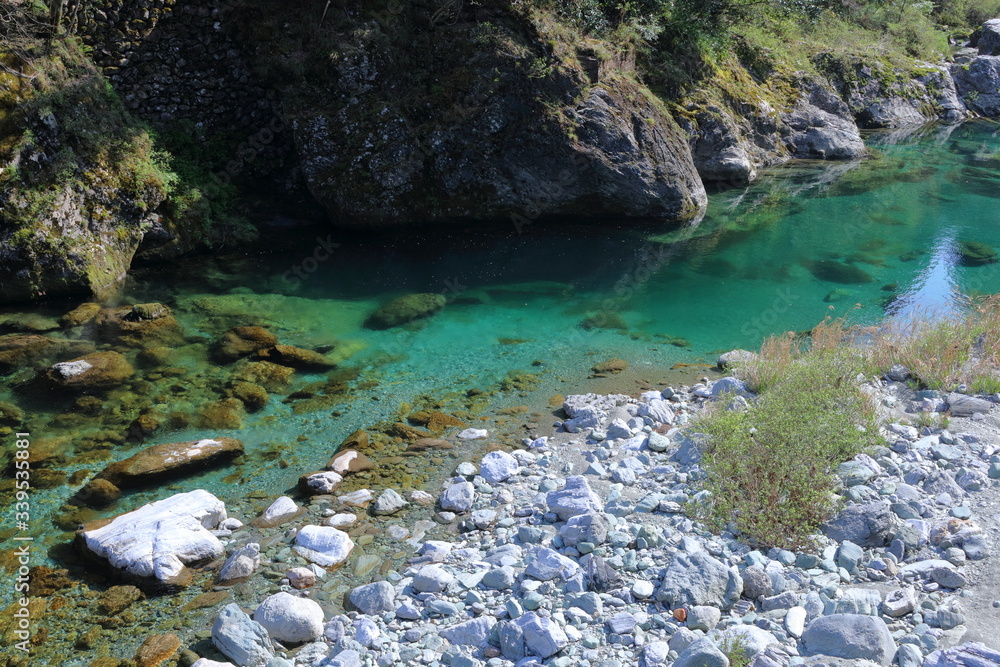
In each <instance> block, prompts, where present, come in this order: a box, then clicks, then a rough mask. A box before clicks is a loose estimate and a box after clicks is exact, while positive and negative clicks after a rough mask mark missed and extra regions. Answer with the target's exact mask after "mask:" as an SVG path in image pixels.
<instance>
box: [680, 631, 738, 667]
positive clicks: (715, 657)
mask: <svg viewBox="0 0 1000 667" xmlns="http://www.w3.org/2000/svg"><path fill="white" fill-rule="evenodd" d="M674 667H729V658H727V657H726V654H725V653H723V652H722V651H720V650H719V647H718V646H716V645H715V644H713V643H712V640H711V639H707V638H705V637H702V638H701V639H696V640H694V641H693V642H691V643H690V644H688V646H687V648H685V649H684V650H683V651H681V653H680V655H678V656H677V659H676V660H674Z"/></svg>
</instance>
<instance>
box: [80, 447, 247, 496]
mask: <svg viewBox="0 0 1000 667" xmlns="http://www.w3.org/2000/svg"><path fill="white" fill-rule="evenodd" d="M242 454H243V443H242V442H240V441H239V440H235V439H233V438H217V439H208V438H206V439H204V440H198V441H193V442H175V443H170V444H164V445H155V446H153V447H149V448H147V449H144V450H142V451H141V452H139V453H138V454H136V455H134V456H130V457H129V458H127V459H124V460H122V461H119V462H117V463H112V464H111V465H109V466H108V467H107V468H105V469H104V470H102V471H101V472H100V473H98V475H97V479H104V480H107V481H109V482H111V483H112V484H114V485H115V486H117V487H119V488H123V489H124V488H130V487H136V486H143V485H145V484H151V483H154V482H157V481H161V480H163V479H169V478H172V477H178V476H181V475H184V474H187V473H190V472H192V471H194V470H200V469H204V468H207V467H210V466H213V465H219V464H221V463H225V462H227V461H230V460H232V459H233V458H235V457H237V456H240V455H242Z"/></svg>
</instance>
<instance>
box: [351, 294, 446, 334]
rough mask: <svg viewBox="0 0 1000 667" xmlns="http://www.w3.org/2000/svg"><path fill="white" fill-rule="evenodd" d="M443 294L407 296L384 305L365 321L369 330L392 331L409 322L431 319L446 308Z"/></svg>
mask: <svg viewBox="0 0 1000 667" xmlns="http://www.w3.org/2000/svg"><path fill="white" fill-rule="evenodd" d="M446 303H447V300H446V299H445V298H444V296H442V295H441V294H407V295H406V296H401V297H399V298H397V299H393V300H392V301H390V302H388V303H386V304H384V305H383V306H382V307H380V308H379V309H378V310H376V311H375V312H373V313H372V314H371V315H369V316H368V319H366V320H365V326H366V327H368V328H369V329H391V328H392V327H398V326H400V325H402V324H406V323H407V322H412V321H414V320H418V319H421V318H424V317H429V316H431V315H433V314H434V313H436V312H438V311H439V310H441V309H442V308H444V306H445V304H446Z"/></svg>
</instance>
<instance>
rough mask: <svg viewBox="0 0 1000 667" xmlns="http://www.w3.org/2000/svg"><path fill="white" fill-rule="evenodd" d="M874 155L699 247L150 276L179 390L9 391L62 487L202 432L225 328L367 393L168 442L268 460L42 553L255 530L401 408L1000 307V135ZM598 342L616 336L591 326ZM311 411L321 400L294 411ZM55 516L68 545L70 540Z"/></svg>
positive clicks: (738, 209) (745, 194)
mask: <svg viewBox="0 0 1000 667" xmlns="http://www.w3.org/2000/svg"><path fill="white" fill-rule="evenodd" d="M869 144H870V146H871V147H872V148H873V149H874V150H875V151H876V152H877V153H878V154H879V155H880V157H879V159H875V160H867V161H861V162H856V163H837V164H825V163H807V164H803V163H799V164H795V165H789V166H786V167H782V168H778V169H774V170H771V171H769V172H768V173H767V174H765V175H764V176H763V177H762V178H761V179H760V180H759V181H758V182H757V183H755V184H753V185H752V186H750V187H748V188H745V189H735V190H732V189H731V190H726V191H722V192H719V193H717V194H713V195H712V196H711V198H710V206H709V211H708V214H707V215H706V217H705V218H704V220H702V221H701V222H700V223H699V224H697V225H693V226H689V227H685V228H683V229H665V228H664V227H663V226H662V225H635V224H633V225H628V226H624V225H616V224H615V223H613V222H608V223H605V224H602V225H591V226H576V225H574V224H572V223H567V222H565V221H564V222H563V223H561V224H554V223H553V224H541V223H538V224H535V225H531V226H527V227H525V228H523V229H522V230H521V233H518V230H516V229H515V228H514V227H513V225H511V226H510V227H509V228H503V227H500V228H488V229H462V230H444V231H440V232H424V233H421V234H420V235H418V236H406V235H403V234H398V233H386V234H384V235H380V236H378V237H375V238H373V237H371V236H369V237H367V238H354V237H348V236H344V237H339V236H337V234H336V233H335V234H334V235H333V237H332V238H330V241H333V242H335V243H337V244H339V245H338V246H337V247H334V248H330V249H329V250H328V251H327V250H326V249H325V248H324V249H322V250H321V251H320V252H317V248H321V247H322V246H323V245H328V244H329V241H326V239H328V232H326V231H320V230H311V231H307V232H302V231H296V232H294V233H292V232H289V233H287V234H275V235H274V237H273V238H271V239H269V241H268V243H267V244H266V247H265V248H264V249H260V250H256V251H253V252H251V253H244V252H241V253H233V254H226V253H221V254H219V255H216V256H211V257H195V258H188V259H184V260H181V261H178V262H175V263H173V264H171V265H167V266H163V267H155V268H144V269H140V270H137V271H136V272H135V275H134V276H133V277H132V279H131V281H130V283H129V285H128V286H127V289H126V290H125V294H124V295H123V297H122V303H144V302H150V301H160V302H163V303H165V304H167V305H169V306H170V307H171V308H172V310H173V312H174V313H175V315H176V316H177V318H178V320H179V322H180V323H181V324H182V326H183V327H184V330H185V335H186V343H185V345H183V346H180V347H178V348H177V349H175V350H173V352H172V353H171V359H170V361H169V366H170V368H172V369H179V370H174V371H171V372H170V373H164V372H163V371H162V369H155V368H154V369H152V370H150V369H149V368H142V367H141V365H139V368H140V370H139V373H140V375H141V376H142V377H143V380H144V381H146V382H148V383H149V385H147V386H146V387H145V388H141V387H140V388H137V387H131V388H126V389H124V390H121V391H116V392H112V393H111V395H110V396H109V397H108V400H107V401H106V403H105V408H104V410H105V412H104V413H103V416H102V417H101V418H100V419H92V418H89V417H86V416H84V415H80V414H76V413H77V412H78V408H75V407H74V406H73V405H72V404H71V401H69V400H68V399H56V398H52V397H40V398H39V397H35V398H29V397H27V396H26V394H25V393H24V391H23V390H22V389H21V385H20V383H21V382H23V381H26V380H27V379H28V378H29V375H30V373H29V372H28V371H24V372H22V373H20V374H17V375H14V376H11V377H8V378H6V380H7V382H6V384H5V385H3V386H0V400H6V401H10V402H13V403H16V404H17V405H19V406H20V407H21V408H22V409H24V410H25V411H26V413H27V415H28V416H27V418H26V419H27V422H28V423H27V426H28V427H29V428H30V430H31V431H32V433H33V437H34V438H36V439H38V440H49V441H51V440H54V439H62V440H61V441H60V442H59V443H58V445H57V446H58V447H60V448H61V449H62V451H63V454H64V457H63V459H62V460H61V461H59V462H58V463H57V467H58V469H60V470H64V471H66V472H67V473H72V472H74V471H78V470H92V471H96V470H99V469H100V468H101V467H103V465H105V461H106V460H107V459H120V458H124V457H125V456H128V455H130V454H132V453H134V452H135V451H136V450H137V449H138V448H139V447H140V445H139V444H137V443H122V442H120V438H119V439H118V440H116V439H115V438H114V437H110V436H107V431H109V430H110V431H115V430H116V429H117V432H118V434H119V435H120V433H122V432H123V430H124V429H125V428H126V427H127V426H128V424H129V423H130V422H131V421H132V420H133V419H135V417H136V415H137V413H138V411H139V410H141V409H149V408H150V407H152V408H155V409H158V410H161V411H162V412H177V413H185V414H189V415H194V414H197V413H198V411H199V410H200V409H202V408H203V407H204V404H205V403H207V402H210V401H213V400H218V399H219V398H220V396H221V393H220V392H221V391H222V388H223V387H224V386H225V382H226V379H227V378H228V376H229V374H230V372H231V371H230V370H229V369H226V368H218V367H215V366H213V365H212V364H210V363H209V362H208V360H207V345H208V343H209V342H211V341H212V340H214V339H215V338H217V337H218V336H219V334H220V333H221V332H223V331H225V330H226V329H227V328H229V327H231V326H234V325H239V324H248V323H255V324H262V325H265V326H267V327H268V328H269V329H270V330H271V331H272V332H273V333H275V334H276V335H277V336H278V337H279V339H280V340H281V342H283V343H286V344H292V345H298V346H301V347H307V348H317V347H319V348H320V349H326V348H327V347H329V346H332V347H333V350H334V351H333V353H332V354H334V355H342V356H344V357H345V360H344V364H343V365H344V366H345V367H348V368H350V369H352V372H351V373H350V374H349V375H347V376H340V377H339V378H338V379H336V381H335V382H333V383H331V381H330V380H329V379H328V378H327V375H326V374H302V373H298V374H296V376H295V378H294V379H293V381H292V383H291V385H290V387H288V388H287V389H286V390H284V391H282V392H278V393H276V394H275V395H273V396H272V400H271V403H270V404H269V405H268V407H267V408H265V409H264V410H263V411H261V412H259V413H256V414H253V415H247V416H245V417H244V419H243V427H242V428H241V429H236V430H228V431H225V430H219V429H209V428H206V427H198V426H197V425H187V426H184V425H183V424H175V425H173V426H170V425H167V426H164V427H163V428H161V429H160V430H158V431H157V432H156V433H154V435H153V436H152V437H150V438H148V439H147V440H146V441H145V442H144V443H142V445H141V446H148V445H151V444H157V443H160V442H173V441H179V440H188V439H195V438H200V437H204V436H206V435H230V436H232V437H238V438H240V439H242V440H243V441H244V442H245V444H246V446H247V450H248V453H249V454H250V456H249V457H248V460H247V463H246V464H244V466H243V467H242V469H241V470H242V473H241V474H240V475H237V476H236V477H228V476H229V475H230V473H232V472H233V469H231V468H230V469H223V470H221V471H215V472H210V473H205V474H202V475H198V476H194V477H190V478H188V479H185V480H181V481H180V482H177V483H175V484H172V485H170V486H169V487H168V488H165V487H159V488H153V489H150V490H147V491H141V492H138V493H133V494H131V495H129V496H127V497H125V498H123V500H121V501H120V502H119V503H118V504H117V505H116V506H115V508H113V510H109V511H108V512H104V513H103V514H102V513H95V512H89V511H87V512H84V513H80V514H73V515H71V516H70V517H69V518H67V517H65V516H64V515H65V510H60V509H59V508H60V506H61V505H62V503H64V502H65V500H66V499H67V498H68V497H69V496H70V495H71V494H72V493H73V491H74V490H75V489H76V488H78V485H72V486H69V485H56V487H55V488H52V489H47V490H38V491H36V492H35V494H34V496H33V502H34V503H35V506H36V510H35V516H34V517H33V523H34V526H33V529H34V530H35V531H36V533H37V534H38V535H39V536H40V538H42V541H43V543H46V544H54V543H63V542H65V541H66V540H67V538H68V537H69V533H67V532H64V531H65V530H67V529H68V524H67V521H68V520H69V519H73V518H80V519H83V518H92V517H96V516H102V515H107V514H109V513H114V512H119V511H123V510H125V509H129V508H132V507H135V506H138V505H139V504H141V503H142V502H145V501H148V500H152V499H156V498H162V497H165V496H166V495H168V494H169V493H172V492H176V491H178V490H187V489H191V488H196V487H203V488H208V489H209V490H211V491H213V492H215V493H217V495H219V496H220V497H221V498H223V499H224V500H226V501H227V503H228V504H230V507H231V508H232V509H233V510H234V511H232V512H231V513H234V514H236V515H237V516H239V517H240V518H243V519H248V518H250V517H251V516H252V514H251V513H252V512H254V511H257V510H259V509H260V508H261V507H262V506H264V505H266V503H267V500H266V497H269V496H273V495H276V494H278V493H282V492H285V491H286V490H288V489H289V488H290V487H292V486H293V485H294V483H295V480H296V478H297V477H298V476H299V474H301V473H303V472H308V471H311V470H314V469H318V468H320V467H322V465H323V464H324V463H325V462H326V460H327V459H328V458H329V457H330V455H331V454H332V453H333V451H334V449H335V447H336V445H337V444H338V443H339V442H341V440H342V439H343V438H344V436H346V435H347V434H349V433H351V432H352V431H354V430H355V429H358V428H364V427H368V426H371V425H372V424H374V423H376V422H379V421H382V420H386V419H392V420H397V419H398V417H396V416H394V415H395V413H396V412H397V411H398V410H399V408H400V405H401V404H403V403H412V402H419V400H418V399H419V397H421V396H431V397H433V398H435V399H439V400H441V401H442V402H444V403H445V407H444V409H446V410H452V411H454V410H469V411H470V413H469V414H466V417H467V420H475V419H477V415H478V414H486V413H494V412H495V411H496V410H497V409H499V408H502V407H505V406H507V407H509V406H513V405H519V404H524V403H527V404H529V405H531V406H532V407H533V408H534V407H538V406H544V405H545V399H546V398H547V397H548V396H550V395H551V394H554V393H557V392H559V393H570V392H572V391H574V389H578V388H579V387H581V386H583V383H584V381H585V378H586V377H587V375H588V373H589V369H590V367H591V366H592V365H593V364H594V363H596V362H599V361H603V360H606V359H608V358H611V357H619V358H622V359H625V360H627V361H628V362H629V363H630V364H631V368H632V369H635V370H637V372H638V373H639V374H640V375H641V374H643V373H647V374H648V375H649V376H650V377H653V376H654V375H657V374H661V373H662V371H663V370H664V369H668V368H670V367H671V366H673V365H674V364H676V363H695V364H697V363H713V362H714V359H715V357H716V355H717V354H718V353H719V352H721V351H725V350H728V349H732V348H734V347H745V348H753V347H756V346H757V345H759V343H760V342H761V340H762V338H763V337H765V336H767V335H770V334H774V333H780V332H783V331H802V330H806V329H809V328H810V327H812V326H813V325H814V324H816V323H817V322H818V321H820V320H821V319H822V318H823V317H825V316H827V315H834V316H839V315H843V314H847V313H850V317H851V318H852V320H855V321H859V322H877V321H879V320H880V319H882V318H883V317H885V316H886V314H887V313H888V314H890V315H893V316H903V317H905V316H907V315H908V314H910V313H912V312H914V311H916V310H926V309H928V308H934V309H939V310H940V309H943V310H948V309H952V308H957V307H960V304H961V303H962V300H963V299H964V298H965V296H966V295H969V294H976V293H992V292H998V291H1000V264H997V263H982V264H981V265H968V264H969V261H968V260H965V261H964V262H963V258H962V254H961V246H960V244H961V242H963V241H974V242H978V243H983V244H987V245H988V246H990V247H992V248H997V247H1000V224H998V223H1000V133H998V126H997V125H995V124H989V123H968V124H965V125H962V126H960V127H957V128H955V127H951V128H948V127H930V128H924V129H922V130H919V131H914V132H911V133H905V132H904V133H896V134H880V135H873V136H872V137H871V138H870V141H869ZM317 237H319V238H321V239H322V240H324V242H323V243H322V244H320V245H317V242H316V239H317ZM324 257H326V259H323V261H318V260H317V258H320V259H322V258H324ZM296 267H297V268H298V271H299V274H301V276H302V277H301V278H300V277H297V274H296V272H295V269H296ZM414 292H436V293H441V294H443V295H444V296H445V297H446V299H447V301H448V303H447V305H446V306H445V308H444V309H443V310H442V311H441V312H439V313H438V314H437V315H435V316H434V317H433V318H431V319H429V320H426V321H424V322H420V323H417V324H414V325H410V326H405V327H400V328H395V329H390V330H387V331H370V330H367V329H365V328H364V327H363V326H362V323H363V321H364V319H365V318H366V317H367V315H368V314H369V313H370V312H371V311H373V310H374V309H375V308H376V307H378V305H379V304H380V303H383V302H385V301H387V300H388V299H390V298H393V297H395V296H399V295H403V294H408V293H414ZM60 312H61V311H59V310H53V311H49V310H45V309H40V310H39V311H38V312H36V313H35V314H36V315H48V314H55V315H58V314H59V313H60ZM18 316H20V315H18ZM588 318H589V323H590V324H591V325H595V324H596V325H598V326H590V327H589V328H587V327H584V326H582V324H583V323H584V321H585V320H588ZM602 326H611V327H620V328H602ZM71 334H72V335H78V334H79V332H71ZM51 335H63V334H51ZM129 355H130V358H133V359H134V356H135V351H132V352H129ZM511 372H520V373H523V372H528V373H532V374H538V376H537V378H535V380H534V381H536V382H537V386H535V388H534V390H531V386H525V385H519V387H517V388H510V387H509V386H508V388H507V389H506V390H504V391H500V392H499V393H496V394H491V395H489V396H488V397H487V398H485V399H483V400H478V401H475V402H474V403H475V405H472V403H470V401H469V399H468V396H467V394H468V392H469V390H477V389H478V390H486V391H488V390H496V389H497V388H498V386H499V383H501V382H502V381H503V379H504V378H505V376H507V375H508V374H509V373H511ZM331 384H335V385H336V386H337V387H338V388H337V390H336V391H334V390H332V389H331ZM296 390H304V391H306V392H307V394H308V395H310V396H311V398H309V399H299V400H290V399H289V398H288V396H289V393H290V392H292V391H296ZM324 392H325V395H324ZM404 412H405V410H404ZM116 419H117V421H116ZM548 419H549V417H548V416H547V415H546V416H545V419H544V421H543V424H542V425H543V426H544V425H545V423H544V422H547V421H548ZM522 421H523V419H522ZM514 422H516V420H514ZM194 423H195V424H196V423H197V420H194ZM490 425H491V427H492V426H493V424H492V423H491V424H490ZM518 426H519V424H518V423H513V422H512V423H511V424H510V425H508V426H507V427H504V426H503V425H501V426H500V431H501V433H503V434H504V437H506V438H513V437H516V435H517V434H523V431H518V430H517V428H518ZM102 433H103V434H104V435H102ZM102 438H104V440H102ZM8 440H9V438H5V441H8ZM105 441H106V442H105ZM265 452H271V453H272V454H265ZM275 452H276V454H275ZM457 455H458V456H459V457H461V451H459V452H458V454H457ZM448 461H450V462H447V463H444V464H442V463H440V462H432V463H430V464H429V466H427V467H429V468H430V470H429V471H428V472H425V473H420V474H417V471H416V469H415V468H412V467H411V468H408V470H411V472H413V476H412V480H411V481H412V482H413V483H416V484H419V483H427V482H429V481H430V480H431V478H432V477H433V475H434V474H435V472H436V473H440V472H441V471H442V470H443V467H448V466H451V465H453V464H454V461H453V460H451V459H448ZM445 472H446V471H445ZM252 493H256V495H257V496H259V497H258V498H250V495H251V494H252ZM57 516H63V518H62V520H61V521H60V524H61V527H58V526H56V525H54V524H53V522H52V519H53V518H54V517H57ZM9 536H10V533H9V532H8V533H5V534H3V535H0V537H4V538H7V537H9ZM58 554H59V552H58V551H57V552H56V555H57V556H58ZM39 562H55V563H59V562H61V559H60V558H56V559H55V560H54V561H36V564H38V563H39Z"/></svg>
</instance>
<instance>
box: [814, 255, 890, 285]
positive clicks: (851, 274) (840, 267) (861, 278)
mask: <svg viewBox="0 0 1000 667" xmlns="http://www.w3.org/2000/svg"><path fill="white" fill-rule="evenodd" d="M802 265H803V266H804V267H806V269H808V270H809V273H811V274H813V275H814V276H815V277H816V278H819V279H820V280H823V281H826V282H830V283H842V284H847V285H857V284H861V283H870V282H872V281H873V280H875V278H873V277H872V275H871V274H870V273H868V272H867V271H865V270H864V269H859V268H858V267H856V266H853V265H851V264H844V263H843V262H838V261H835V260H832V259H820V260H803V261H802Z"/></svg>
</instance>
